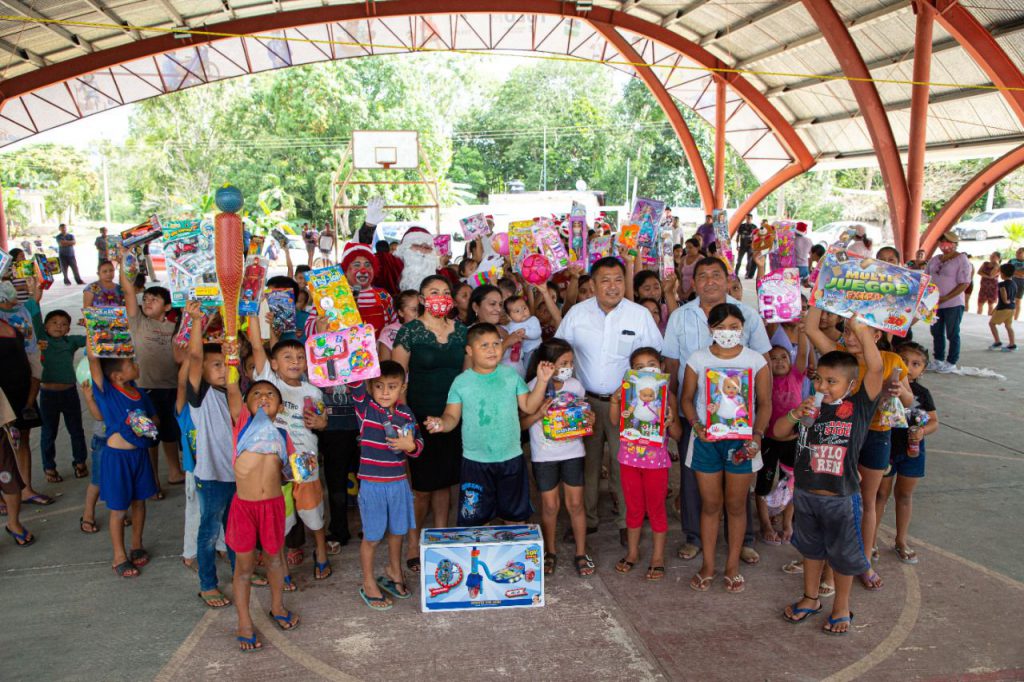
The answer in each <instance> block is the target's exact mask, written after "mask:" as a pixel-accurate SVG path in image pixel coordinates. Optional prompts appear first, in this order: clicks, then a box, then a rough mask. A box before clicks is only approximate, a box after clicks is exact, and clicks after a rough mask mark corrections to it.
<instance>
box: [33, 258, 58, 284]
mask: <svg viewBox="0 0 1024 682" xmlns="http://www.w3.org/2000/svg"><path fill="white" fill-rule="evenodd" d="M32 260H34V261H35V262H36V278H37V279H38V280H39V286H40V288H42V289H44V290H45V289H49V288H50V287H52V286H53V273H52V272H50V262H49V260H47V258H46V256H44V255H43V254H41V253H37V254H36V255H35V256H34V257H33V258H32Z"/></svg>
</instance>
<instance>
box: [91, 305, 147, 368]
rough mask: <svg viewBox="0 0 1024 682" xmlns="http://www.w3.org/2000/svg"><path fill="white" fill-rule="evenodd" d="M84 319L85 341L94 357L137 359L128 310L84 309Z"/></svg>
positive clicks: (112, 308) (123, 308) (121, 308)
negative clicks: (129, 325) (129, 326)
mask: <svg viewBox="0 0 1024 682" xmlns="http://www.w3.org/2000/svg"><path fill="white" fill-rule="evenodd" d="M82 317H84V318H85V341H86V344H87V345H88V346H89V350H90V351H92V353H93V355H95V356H96V357H98V358H131V357H135V344H134V343H132V334H131V331H130V329H129V328H128V309H127V308H125V307H123V306H121V307H104V308H82Z"/></svg>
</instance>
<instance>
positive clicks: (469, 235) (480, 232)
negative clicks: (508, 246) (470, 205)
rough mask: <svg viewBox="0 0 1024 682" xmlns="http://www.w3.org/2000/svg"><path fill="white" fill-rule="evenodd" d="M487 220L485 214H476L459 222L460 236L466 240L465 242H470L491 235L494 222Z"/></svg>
mask: <svg viewBox="0 0 1024 682" xmlns="http://www.w3.org/2000/svg"><path fill="white" fill-rule="evenodd" d="M487 218H488V217H487V216H486V215H485V214H483V213H477V214H476V215H471V216H469V217H468V218H462V219H461V220H459V226H460V227H461V228H462V236H463V237H465V238H466V241H467V242H471V241H473V240H474V239H476V238H477V237H486V236H487V235H489V234H490V233H491V231H492V230H493V229H494V221H493V220H488V219H487Z"/></svg>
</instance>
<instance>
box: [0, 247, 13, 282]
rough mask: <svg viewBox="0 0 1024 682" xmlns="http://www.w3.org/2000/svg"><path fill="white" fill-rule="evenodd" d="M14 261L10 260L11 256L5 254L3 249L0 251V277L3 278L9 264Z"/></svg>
mask: <svg viewBox="0 0 1024 682" xmlns="http://www.w3.org/2000/svg"><path fill="white" fill-rule="evenodd" d="M13 262H14V259H13V258H11V254H9V253H7V252H6V251H4V250H3V249H0V277H3V276H4V274H5V273H6V272H7V268H9V267H11V263H13Z"/></svg>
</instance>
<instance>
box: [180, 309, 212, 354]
mask: <svg viewBox="0 0 1024 682" xmlns="http://www.w3.org/2000/svg"><path fill="white" fill-rule="evenodd" d="M215 315H216V312H215V311H206V312H204V313H203V322H202V330H203V343H220V342H221V341H222V340H223V333H222V334H221V335H220V339H219V340H218V338H217V336H216V335H213V334H209V333H208V332H210V331H211V330H210V322H211V320H213V318H214V316H215ZM222 331H223V330H222ZM191 338H192V316H191V315H189V314H188V312H187V311H182V313H181V324H180V325H178V332H177V333H176V334H175V335H174V343H175V344H176V345H178V346H181V347H182V348H184V347H185V346H187V345H188V342H189V340H190V339H191Z"/></svg>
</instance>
